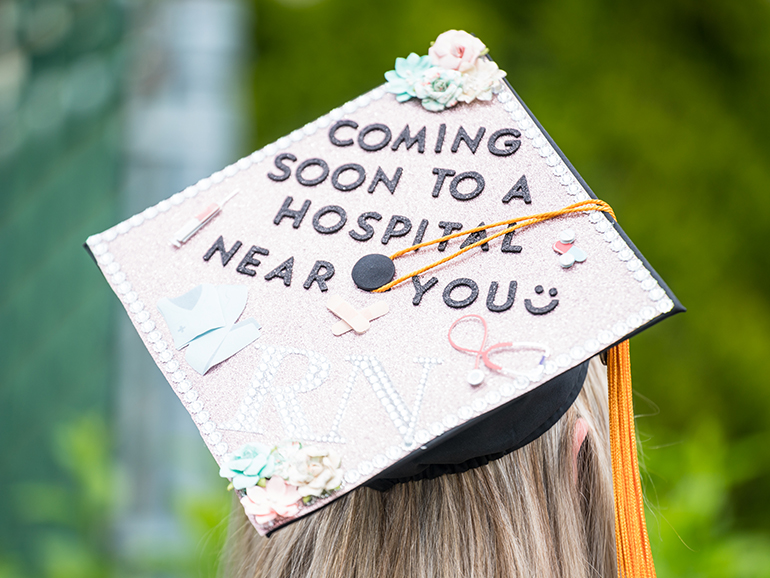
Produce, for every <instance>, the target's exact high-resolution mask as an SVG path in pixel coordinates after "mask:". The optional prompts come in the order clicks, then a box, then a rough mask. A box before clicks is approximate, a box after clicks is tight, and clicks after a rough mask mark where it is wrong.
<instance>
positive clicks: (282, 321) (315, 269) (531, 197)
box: [87, 51, 683, 534]
mask: <svg viewBox="0 0 770 578" xmlns="http://www.w3.org/2000/svg"><path fill="white" fill-rule="evenodd" d="M482 53H483V51H482ZM425 59H428V60H425ZM458 66H461V67H462V69H458V70H454V69H451V68H441V67H440V66H436V65H434V64H432V63H431V61H430V57H429V56H424V57H422V58H420V57H417V56H416V55H412V56H410V57H409V58H407V59H399V62H397V63H396V69H395V70H394V71H391V72H390V73H388V75H386V78H387V79H388V83H387V84H386V85H384V86H382V87H378V88H375V89H374V90H372V91H370V92H368V93H366V94H363V95H361V96H360V97H358V98H357V99H355V100H352V101H350V102H348V103H346V104H344V105H343V106H341V107H340V108H337V109H335V110H333V111H331V112H330V113H329V114H327V115H325V116H323V117H321V118H319V119H318V120H316V121H314V122H311V123H309V124H307V125H306V126H304V127H302V128H299V129H297V130H295V131H294V132H292V133H291V134H289V135H287V136H285V137H283V138H281V139H279V140H278V141H276V142H275V143H272V144H270V145H267V146H266V147H264V148H263V149H261V150H259V151H257V152H255V153H253V154H252V155H250V156H248V157H245V158H243V159H241V160H239V161H238V162H236V163H234V164H232V165H230V166H228V167H226V168H225V169H224V170H222V171H220V172H217V173H214V174H213V175H211V176H210V177H209V178H206V179H203V180H202V181H200V182H198V183H197V184H195V185H193V186H191V187H189V188H187V189H185V190H184V191H182V192H180V193H178V194H176V195H174V196H172V197H170V198H169V199H168V200H165V201H162V202H160V203H159V204H158V205H156V206H154V207H150V208H148V209H146V210H145V211H143V212H142V213H139V214H137V215H135V216H133V217H132V218H130V219H128V220H127V221H124V222H123V223H120V224H118V225H116V226H115V227H113V228H111V229H108V230H107V231H105V232H103V233H99V234H96V235H93V236H92V237H90V238H89V239H88V241H87V247H88V248H89V250H90V252H91V253H92V255H93V257H94V259H95V260H96V262H97V263H98V265H99V267H100V268H101V269H102V271H103V273H104V275H105V277H106V278H107V280H108V282H109V283H110V285H111V286H112V288H113V290H114V291H115V292H116V294H117V295H118V297H119V298H120V300H121V302H122V303H123V305H124V306H125V308H126V311H127V312H128V315H129V317H130V318H131V320H132V322H133V323H134V325H135V326H136V329H137V331H138V333H139V335H140V336H141V337H142V339H143V340H144V343H145V345H146V346H147V350H148V351H149V353H150V355H151V356H152V357H153V359H154V360H155V362H156V363H157V365H158V367H159V368H160V369H161V371H162V372H163V373H164V375H165V376H166V378H167V379H168V381H169V383H170V385H171V386H172V388H173V389H174V390H175V391H176V392H177V394H178V395H179V397H180V400H181V401H182V403H184V404H185V406H186V407H187V409H188V410H189V412H190V414H191V416H192V418H193V419H194V421H195V423H196V424H197V426H198V428H199V430H200V433H201V436H202V437H203V440H204V441H205V443H206V444H207V446H208V448H209V449H210V450H211V452H212V454H213V455H214V457H215V458H216V460H217V462H218V463H219V465H220V467H221V473H222V475H223V476H224V477H227V478H229V479H230V480H232V483H233V486H234V487H235V489H236V491H238V492H239V494H240V497H241V502H242V504H243V505H244V508H245V509H246V512H247V514H248V515H249V517H250V519H251V520H252V522H253V523H254V525H255V526H256V528H257V529H258V530H259V532H260V533H262V534H268V533H270V532H272V531H275V530H276V529H278V528H280V527H281V526H283V525H285V524H287V523H289V522H292V521H294V520H296V519H298V518H300V517H302V516H305V515H307V514H309V513H311V512H313V511H315V510H317V509H318V508H320V507H322V506H323V505H325V504H327V503H328V502H329V501H331V500H334V499H336V498H338V497H340V496H342V495H344V494H345V493H347V492H350V491H351V490H354V489H355V488H357V487H358V486H361V485H363V484H367V483H370V482H371V481H372V480H375V479H377V476H378V475H379V474H381V473H382V472H384V471H386V470H388V469H389V468H392V467H393V466H394V464H398V463H400V462H404V461H405V460H409V459H410V456H412V457H413V456H414V455H415V454H416V453H419V452H422V451H424V449H421V448H427V447H429V446H430V447H435V445H436V444H437V443H440V442H441V440H442V439H447V438H451V437H452V436H454V435H456V434H457V432H459V431H463V429H464V428H466V427H468V425H469V424H472V423H479V422H480V421H483V420H484V416H486V415H488V414H490V412H492V411H493V410H497V409H498V408H500V407H502V406H505V405H506V404H511V403H513V402H514V401H515V400H517V399H519V398H521V397H522V396H524V395H527V394H528V393H529V392H533V391H535V390H537V389H538V388H540V387H541V386H543V385H544V384H546V383H548V382H549V381H551V380H552V379H553V378H555V377H556V376H559V375H561V374H564V373H565V372H568V371H569V370H571V369H573V368H576V367H579V366H580V365H581V364H583V362H585V361H586V360H587V359H589V358H590V357H592V356H594V355H596V354H597V353H599V352H602V351H605V350H606V349H608V348H609V347H610V346H612V345H613V344H615V343H618V342H620V341H622V340H624V339H627V338H628V337H629V336H631V335H634V334H635V333H637V332H639V331H641V330H643V329H645V328H647V327H648V326H650V325H652V324H654V323H656V322H657V321H659V320H661V319H663V318H665V317H667V316H669V315H672V314H674V313H676V312H678V311H682V310H683V308H682V306H681V305H680V304H679V302H678V301H677V299H676V297H675V296H674V295H673V293H672V292H671V291H670V290H669V289H668V287H667V286H666V285H665V283H664V282H663V281H662V280H661V279H660V277H659V276H658V275H657V273H655V271H654V270H653V269H652V267H651V266H650V265H649V264H648V263H647V261H646V260H645V259H644V257H642V255H641V254H640V253H639V251H638V250H637V249H636V248H635V247H634V245H633V244H632V243H631V241H630V240H629V239H628V237H627V236H626V235H625V233H624V232H623V231H622V229H621V228H620V227H619V225H618V224H617V223H616V222H615V221H614V220H613V219H611V218H610V217H608V216H607V215H606V214H605V213H602V212H599V211H586V212H580V213H575V214H571V215H563V216H559V217H556V218H552V219H549V220H547V221H544V222H541V223H538V224H535V225H532V226H529V227H525V228H522V229H519V230H517V231H515V233H514V232H508V234H504V235H502V236H499V237H497V238H495V239H493V240H490V241H489V243H488V244H485V245H480V246H478V247H475V248H473V249H471V250H470V251H468V252H465V253H463V254H462V255H460V256H458V257H456V258H454V259H451V260H449V261H448V262H446V263H444V264H442V265H440V266H438V267H436V268H433V269H431V270H429V271H426V272H425V273H423V274H421V275H419V276H417V277H413V278H412V279H410V280H407V281H406V282H404V283H401V284H399V285H397V286H395V287H393V288H392V289H390V290H389V291H386V292H383V293H373V292H370V291H367V290H363V289H361V288H359V286H364V287H365V288H366V289H371V288H374V287H379V286H381V285H382V284H383V283H384V282H385V281H388V280H390V278H391V277H393V276H395V277H401V276H404V275H407V274H409V273H410V272H413V271H416V270H418V269H420V268H422V267H423V266H425V265H427V264H430V263H433V262H435V261H437V260H439V259H441V258H443V257H445V256H447V255H449V254H451V253H453V252H455V251H457V250H459V249H460V248H461V247H463V246H467V245H469V244H471V243H473V242H477V241H482V240H483V239H484V238H485V237H490V236H491V235H492V234H493V233H494V232H496V231H499V230H500V229H497V230H494V231H493V230H490V231H484V232H476V233H469V234H467V235H461V236H459V237H457V238H454V239H451V240H449V241H446V242H443V243H441V244H438V245H432V246H429V247H423V248H421V249H420V250H419V251H413V252H410V253H407V254H406V255H403V256H401V257H399V258H396V259H394V260H390V259H387V258H384V257H379V258H377V257H372V258H369V260H366V259H365V260H363V261H361V260H362V258H363V257H366V256H368V255H386V256H389V255H392V254H393V253H395V252H397V251H399V250H401V249H405V248H407V247H410V246H412V245H414V244H417V243H419V242H421V241H428V240H432V239H436V238H438V237H442V236H444V235H447V234H451V233H458V232H459V233H462V232H463V231H467V230H469V229H472V228H475V227H478V226H479V225H480V224H484V223H486V224H490V223H494V222H498V221H503V220H510V219H516V218H518V217H524V216H527V215H532V214H537V213H543V212H546V211H554V210H558V209H561V208H563V207H566V206H568V205H571V204H573V203H575V202H579V201H587V200H589V199H595V198H596V197H595V195H594V194H593V193H592V192H591V190H590V189H589V188H588V187H587V185H586V184H585V183H584V181H583V180H582V178H581V177H580V176H579V175H578V174H577V172H576V171H575V169H574V168H573V167H572V165H571V164H570V163H569V162H568V161H567V159H566V158H565V157H564V155H563V154H562V153H561V151H560V150H559V149H558V147H557V146H556V145H555V144H554V143H553V141H552V140H551V138H550V137H549V136H548V134H547V133H546V132H545V131H544V130H543V128H542V127H541V126H540V124H539V123H538V122H537V120H536V119H535V118H534V117H533V116H532V114H531V113H530V112H529V110H528V109H527V108H526V106H525V105H524V104H523V103H522V101H521V100H520V99H519V97H518V96H517V95H516V94H515V92H514V91H513V89H512V88H511V87H510V85H508V84H507V83H506V82H504V81H501V78H502V75H503V74H504V73H502V71H499V69H498V68H497V66H496V65H494V62H493V61H491V60H490V59H489V58H488V57H486V56H480V57H479V58H478V60H471V61H469V62H462V63H461V65H458ZM485 83H486V84H485ZM410 91H411V92H410ZM487 98H488V99H487ZM468 100H470V102H468ZM402 101H403V102H402ZM442 107H443V108H442ZM439 109H440V110H439ZM236 192H237V194H235V193H236ZM225 200H226V203H225ZM621 218H622V215H621ZM174 232H177V233H176V234H175V233H174ZM357 264H358V267H357ZM388 267H391V269H388ZM354 268H355V270H356V274H355V277H356V281H354V275H353V272H354ZM393 269H395V273H394V271H393Z"/></svg>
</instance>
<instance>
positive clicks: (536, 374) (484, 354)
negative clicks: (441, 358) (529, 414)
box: [447, 314, 550, 387]
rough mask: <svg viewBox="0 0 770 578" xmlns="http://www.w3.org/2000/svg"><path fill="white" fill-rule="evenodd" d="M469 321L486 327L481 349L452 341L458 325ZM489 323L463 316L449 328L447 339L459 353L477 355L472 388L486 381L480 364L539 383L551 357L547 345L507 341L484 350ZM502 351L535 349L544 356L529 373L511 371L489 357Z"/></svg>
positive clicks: (469, 380)
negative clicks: (476, 321)
mask: <svg viewBox="0 0 770 578" xmlns="http://www.w3.org/2000/svg"><path fill="white" fill-rule="evenodd" d="M468 319H476V320H478V321H480V322H481V324H482V326H483V327H484V335H483V337H482V338H481V347H479V348H478V349H472V348H468V347H463V346H461V345H458V344H457V343H455V342H454V341H453V340H452V331H454V328H455V327H456V326H457V324H458V323H460V322H462V321H466V320H468ZM487 335H488V330H487V322H486V320H485V319H484V318H483V317H482V316H481V315H474V314H471V315H463V316H462V317H460V318H459V319H458V320H457V321H455V322H454V323H452V326H451V327H450V328H449V333H448V335H447V338H448V339H449V344H450V345H451V346H452V347H454V348H455V349H456V350H457V351H462V352H463V353H470V354H471V355H475V356H476V358H475V362H474V365H473V369H472V370H470V371H469V372H468V383H470V384H471V385H472V386H474V387H475V386H478V385H481V383H482V382H483V381H484V371H483V370H482V369H481V368H480V367H479V362H480V361H481V362H483V363H484V365H485V366H486V367H487V368H488V369H490V370H492V371H494V372H496V373H500V374H502V375H507V376H509V377H519V376H523V377H526V378H528V379H529V380H531V381H538V380H540V378H541V377H542V376H543V373H544V371H545V359H546V357H548V356H549V355H550V351H549V350H548V348H547V347H546V346H545V345H541V344H539V343H513V342H510V341H505V342H501V343H495V344H493V345H490V346H489V347H487V348H484V346H485V345H486V342H487ZM502 349H533V350H539V351H542V352H543V355H542V356H541V357H540V362H539V363H538V364H537V366H536V367H535V368H533V369H531V370H528V371H515V370H511V369H507V368H504V367H503V366H501V365H498V364H497V363H494V362H493V361H492V360H491V359H489V356H490V355H492V354H493V353H497V352H498V351H500V350H502Z"/></svg>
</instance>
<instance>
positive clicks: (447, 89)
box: [414, 67, 464, 112]
mask: <svg viewBox="0 0 770 578" xmlns="http://www.w3.org/2000/svg"><path fill="white" fill-rule="evenodd" d="M463 79H464V77H463V74H462V73H460V72H458V71H456V70H450V69H447V68H439V67H433V68H430V69H428V70H425V71H424V72H423V73H422V77H421V78H420V79H419V81H418V82H416V83H415V84H414V94H415V96H416V97H417V98H419V99H420V101H422V106H423V108H425V109H426V110H429V111H431V112H439V111H441V110H444V109H445V108H450V107H453V106H454V105H456V104H457V101H458V99H459V98H460V96H462V93H463Z"/></svg>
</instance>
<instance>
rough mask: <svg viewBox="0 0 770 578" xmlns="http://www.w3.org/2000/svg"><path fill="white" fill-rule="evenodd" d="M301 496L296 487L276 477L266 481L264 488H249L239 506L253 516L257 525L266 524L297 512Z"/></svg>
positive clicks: (294, 514)
mask: <svg viewBox="0 0 770 578" xmlns="http://www.w3.org/2000/svg"><path fill="white" fill-rule="evenodd" d="M300 500H302V496H301V495H300V493H299V492H298V491H297V487H296V486H292V485H290V484H287V483H286V482H284V481H283V480H282V479H281V478H279V477H278V476H274V477H272V478H270V479H269V480H268V481H267V484H266V485H265V487H264V488H261V487H260V486H251V487H250V488H247V489H246V495H245V496H243V497H242V498H241V505H242V506H243V509H244V511H245V512H246V514H247V515H249V516H254V518H255V519H256V521H257V523H258V524H266V523H268V522H270V521H272V520H275V518H276V517H278V516H281V517H284V518H288V517H291V516H296V515H297V512H299V507H300V505H301V504H300Z"/></svg>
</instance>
